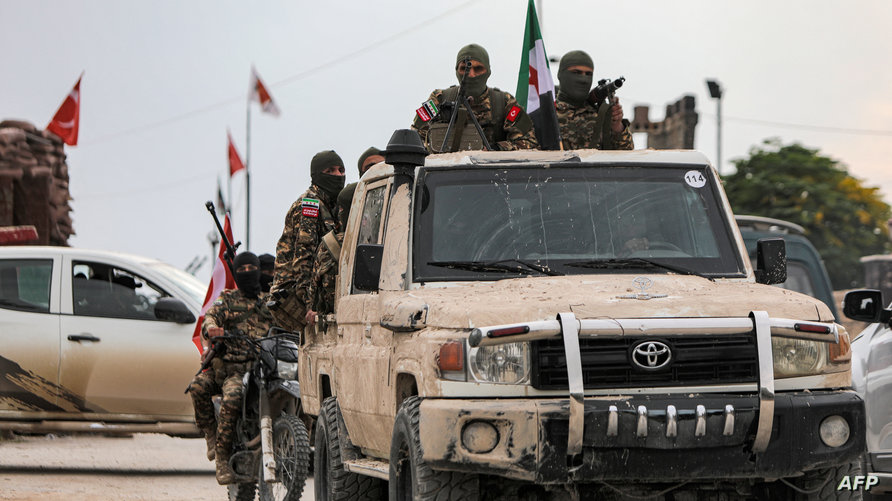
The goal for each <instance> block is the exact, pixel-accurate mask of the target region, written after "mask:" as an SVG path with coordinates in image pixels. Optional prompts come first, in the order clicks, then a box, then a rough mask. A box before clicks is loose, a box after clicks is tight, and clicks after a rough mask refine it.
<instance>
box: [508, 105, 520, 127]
mask: <svg viewBox="0 0 892 501" xmlns="http://www.w3.org/2000/svg"><path fill="white" fill-rule="evenodd" d="M521 111H523V108H521V107H520V106H516V105H515V106H512V107H511V109H510V110H508V116H507V117H505V119H506V120H508V121H509V122H511V123H514V121H515V120H517V117H518V115H520V112H521Z"/></svg>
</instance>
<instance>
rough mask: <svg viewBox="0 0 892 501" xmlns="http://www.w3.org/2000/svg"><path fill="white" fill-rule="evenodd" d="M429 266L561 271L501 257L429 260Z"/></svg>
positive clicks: (487, 269) (516, 270)
mask: <svg viewBox="0 0 892 501" xmlns="http://www.w3.org/2000/svg"><path fill="white" fill-rule="evenodd" d="M508 263H518V264H519V265H520V266H515V265H511V264H508ZM427 264H428V265H430V266H442V267H444V268H453V269H456V270H468V271H495V272H500V273H523V274H525V275H528V274H529V273H530V272H531V271H534V272H537V273H542V274H543V275H551V276H555V275H560V274H561V273H559V272H556V271H554V270H552V269H550V268H548V267H547V266H542V265H540V264H535V263H531V262H528V261H523V260H519V259H503V260H501V261H493V262H486V261H430V262H428V263H427Z"/></svg>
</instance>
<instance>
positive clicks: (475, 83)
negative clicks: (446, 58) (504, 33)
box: [455, 43, 492, 97]
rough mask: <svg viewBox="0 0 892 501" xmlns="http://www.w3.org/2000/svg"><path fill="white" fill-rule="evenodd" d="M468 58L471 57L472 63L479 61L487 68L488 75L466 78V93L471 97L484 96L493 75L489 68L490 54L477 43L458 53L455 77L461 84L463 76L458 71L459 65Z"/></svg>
mask: <svg viewBox="0 0 892 501" xmlns="http://www.w3.org/2000/svg"><path fill="white" fill-rule="evenodd" d="M466 57H470V58H471V60H472V61H477V62H479V63H481V64H482V65H483V66H486V73H484V74H482V75H477V76H476V77H472V76H471V75H468V77H467V78H465V93H466V94H467V95H468V96H471V97H478V96H482V95H483V93H484V92H486V81H487V80H489V75H490V73H492V71H491V69H490V67H489V54H488V53H487V52H486V49H484V48H483V47H481V46H479V45H477V44H475V43H472V44H470V45H465V46H464V47H462V48H461V50H459V51H458V55H457V56H455V76H456V77H458V81H459V83H461V79H462V76H463V75H462V73H461V72H460V71H458V65H459V64H461V62H462V60H463V59H464V58H466Z"/></svg>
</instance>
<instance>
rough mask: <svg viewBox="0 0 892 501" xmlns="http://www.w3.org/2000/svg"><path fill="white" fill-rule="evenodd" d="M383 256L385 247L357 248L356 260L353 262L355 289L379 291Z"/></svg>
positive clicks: (369, 246)
mask: <svg viewBox="0 0 892 501" xmlns="http://www.w3.org/2000/svg"><path fill="white" fill-rule="evenodd" d="M383 255H384V246H383V245H380V244H359V245H357V246H356V259H354V260H353V287H355V288H356V289H357V290H361V291H369V292H371V291H377V290H378V280H379V279H380V278H381V257H382V256H383Z"/></svg>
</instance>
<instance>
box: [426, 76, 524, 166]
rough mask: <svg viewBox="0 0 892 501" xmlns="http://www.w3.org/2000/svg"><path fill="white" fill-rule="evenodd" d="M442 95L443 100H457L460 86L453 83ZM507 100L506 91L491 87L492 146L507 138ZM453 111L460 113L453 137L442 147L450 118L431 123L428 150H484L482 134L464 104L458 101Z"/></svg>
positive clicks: (441, 151)
mask: <svg viewBox="0 0 892 501" xmlns="http://www.w3.org/2000/svg"><path fill="white" fill-rule="evenodd" d="M441 96H442V101H441V102H450V101H455V100H456V98H457V97H458V86H455V85H453V86H452V87H449V88H448V89H446V90H444V91H443V93H442V94H441ZM505 101H506V99H505V93H504V92H502V91H501V90H499V89H497V88H495V87H493V88H491V89H489V102H490V105H491V106H492V125H491V127H492V133H493V138H492V141H490V146H493V145H494V144H495V143H497V142H499V141H504V140H505V130H504V128H503V125H504V124H505ZM453 113H458V116H457V117H456V118H455V126H454V128H453V133H452V137H451V138H450V140H449V143H447V144H446V148H445V149H442V150H441V149H440V148H441V147H442V146H443V139H444V138H445V137H446V130H447V129H448V128H449V121H448V120H447V121H443V122H434V123H431V125H430V130H429V132H428V134H427V143H428V144H427V146H428V150H429V151H432V152H434V153H443V152H449V151H465V150H482V149H483V141H482V140H481V139H480V134H478V133H477V128H476V127H474V123H473V122H472V121H471V120H470V118H469V117H468V115H467V111H466V110H465V108H464V106H459V105H458V103H456V106H455V111H453ZM480 125H481V127H483V130H484V132H486V127H485V126H484V124H480ZM458 132H461V135H459V134H458Z"/></svg>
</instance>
